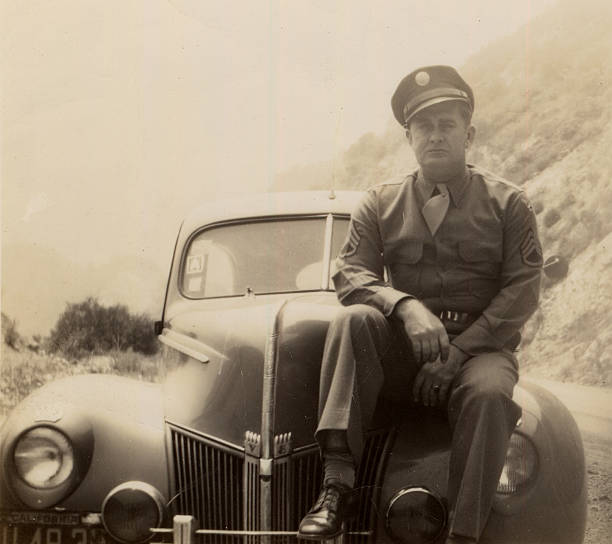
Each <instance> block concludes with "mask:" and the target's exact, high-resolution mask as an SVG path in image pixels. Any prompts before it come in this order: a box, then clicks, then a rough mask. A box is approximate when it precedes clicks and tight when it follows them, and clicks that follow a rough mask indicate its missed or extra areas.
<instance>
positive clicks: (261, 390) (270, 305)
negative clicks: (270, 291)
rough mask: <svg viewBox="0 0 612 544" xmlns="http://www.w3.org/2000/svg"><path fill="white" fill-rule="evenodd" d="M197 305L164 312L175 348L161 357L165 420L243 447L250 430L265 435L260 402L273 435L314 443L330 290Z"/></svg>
mask: <svg viewBox="0 0 612 544" xmlns="http://www.w3.org/2000/svg"><path fill="white" fill-rule="evenodd" d="M201 302H202V303H201V304H200V301H197V302H195V304H194V303H193V302H191V303H190V306H191V307H192V308H193V309H188V306H187V304H186V303H182V304H181V306H180V307H174V308H169V309H168V311H167V313H166V328H165V329H164V331H163V333H162V341H163V342H164V343H165V344H170V345H172V347H173V348H175V349H170V350H169V351H168V353H166V356H165V357H164V359H165V362H166V364H167V377H166V380H165V383H164V398H165V413H166V419H167V421H168V422H169V423H171V424H173V425H176V426H180V427H182V428H185V429H187V430H193V431H196V432H198V433H201V434H203V435H205V436H207V437H209V438H210V439H212V440H216V441H219V442H225V443H229V444H230V445H233V446H237V447H243V446H244V440H245V434H246V433H247V432H252V433H255V434H260V433H262V417H263V412H264V407H265V410H267V412H268V413H267V415H266V417H267V419H268V421H270V426H271V432H272V433H273V434H274V436H278V435H285V436H287V434H286V433H291V440H292V444H293V447H294V448H295V447H300V446H303V445H307V444H311V443H313V441H314V438H313V435H314V431H315V427H316V421H317V402H318V389H319V371H320V366H321V357H322V354H323V345H324V342H325V335H326V333H327V328H328V325H329V322H330V320H331V318H332V317H333V316H334V314H335V313H336V312H337V310H338V308H339V304H338V302H337V299H336V296H335V294H334V293H333V292H317V293H307V294H299V295H297V294H291V295H283V296H280V295H272V296H247V297H241V298H232V299H225V300H217V301H215V303H214V304H211V303H210V301H201ZM205 302H207V304H205ZM194 306H196V307H194ZM198 359H199V360H198ZM264 382H266V384H267V385H264ZM264 431H265V429H264Z"/></svg>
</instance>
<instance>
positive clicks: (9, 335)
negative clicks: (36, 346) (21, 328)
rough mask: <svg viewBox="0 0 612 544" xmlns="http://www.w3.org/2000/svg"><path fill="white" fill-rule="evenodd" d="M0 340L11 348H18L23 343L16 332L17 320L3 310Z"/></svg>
mask: <svg viewBox="0 0 612 544" xmlns="http://www.w3.org/2000/svg"><path fill="white" fill-rule="evenodd" d="M2 340H3V341H4V343H5V344H6V345H7V346H9V347H11V348H13V349H20V347H21V346H22V345H23V339H22V338H21V335H20V334H19V332H17V322H16V321H15V320H14V319H11V318H10V317H9V316H7V315H6V314H4V312H3V313H2Z"/></svg>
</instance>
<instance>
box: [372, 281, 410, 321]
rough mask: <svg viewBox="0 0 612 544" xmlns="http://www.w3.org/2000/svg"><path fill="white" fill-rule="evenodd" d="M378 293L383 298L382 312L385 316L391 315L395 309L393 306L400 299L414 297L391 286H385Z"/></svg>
mask: <svg viewBox="0 0 612 544" xmlns="http://www.w3.org/2000/svg"><path fill="white" fill-rule="evenodd" d="M378 294H380V295H381V296H382V298H383V307H382V312H383V314H384V315H385V317H391V314H393V312H394V311H395V307H396V306H397V304H398V303H399V302H401V301H402V300H407V299H410V298H414V297H413V296H412V295H409V294H408V293H404V292H402V291H398V290H397V289H393V287H385V288H384V290H382V291H381V292H379V293H378Z"/></svg>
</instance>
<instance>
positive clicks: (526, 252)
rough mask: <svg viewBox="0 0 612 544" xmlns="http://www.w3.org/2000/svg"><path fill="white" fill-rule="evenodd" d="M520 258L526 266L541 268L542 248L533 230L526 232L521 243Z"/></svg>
mask: <svg viewBox="0 0 612 544" xmlns="http://www.w3.org/2000/svg"><path fill="white" fill-rule="evenodd" d="M521 258H522V259H523V262H524V263H525V264H526V265H527V266H533V267H538V266H542V248H541V247H540V244H539V243H538V240H537V238H536V236H535V233H534V232H533V229H529V230H528V231H527V233H526V234H525V237H524V238H523V241H522V242H521Z"/></svg>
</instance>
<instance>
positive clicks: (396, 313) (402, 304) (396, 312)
mask: <svg viewBox="0 0 612 544" xmlns="http://www.w3.org/2000/svg"><path fill="white" fill-rule="evenodd" d="M413 302H418V300H417V299H416V298H414V297H413V296H412V295H406V297H405V298H402V299H400V300H399V301H398V302H397V303H396V304H395V308H393V312H392V313H391V316H392V317H396V318H397V319H400V320H401V321H403V320H404V316H405V315H406V312H407V311H408V306H409V305H410V303H413Z"/></svg>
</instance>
